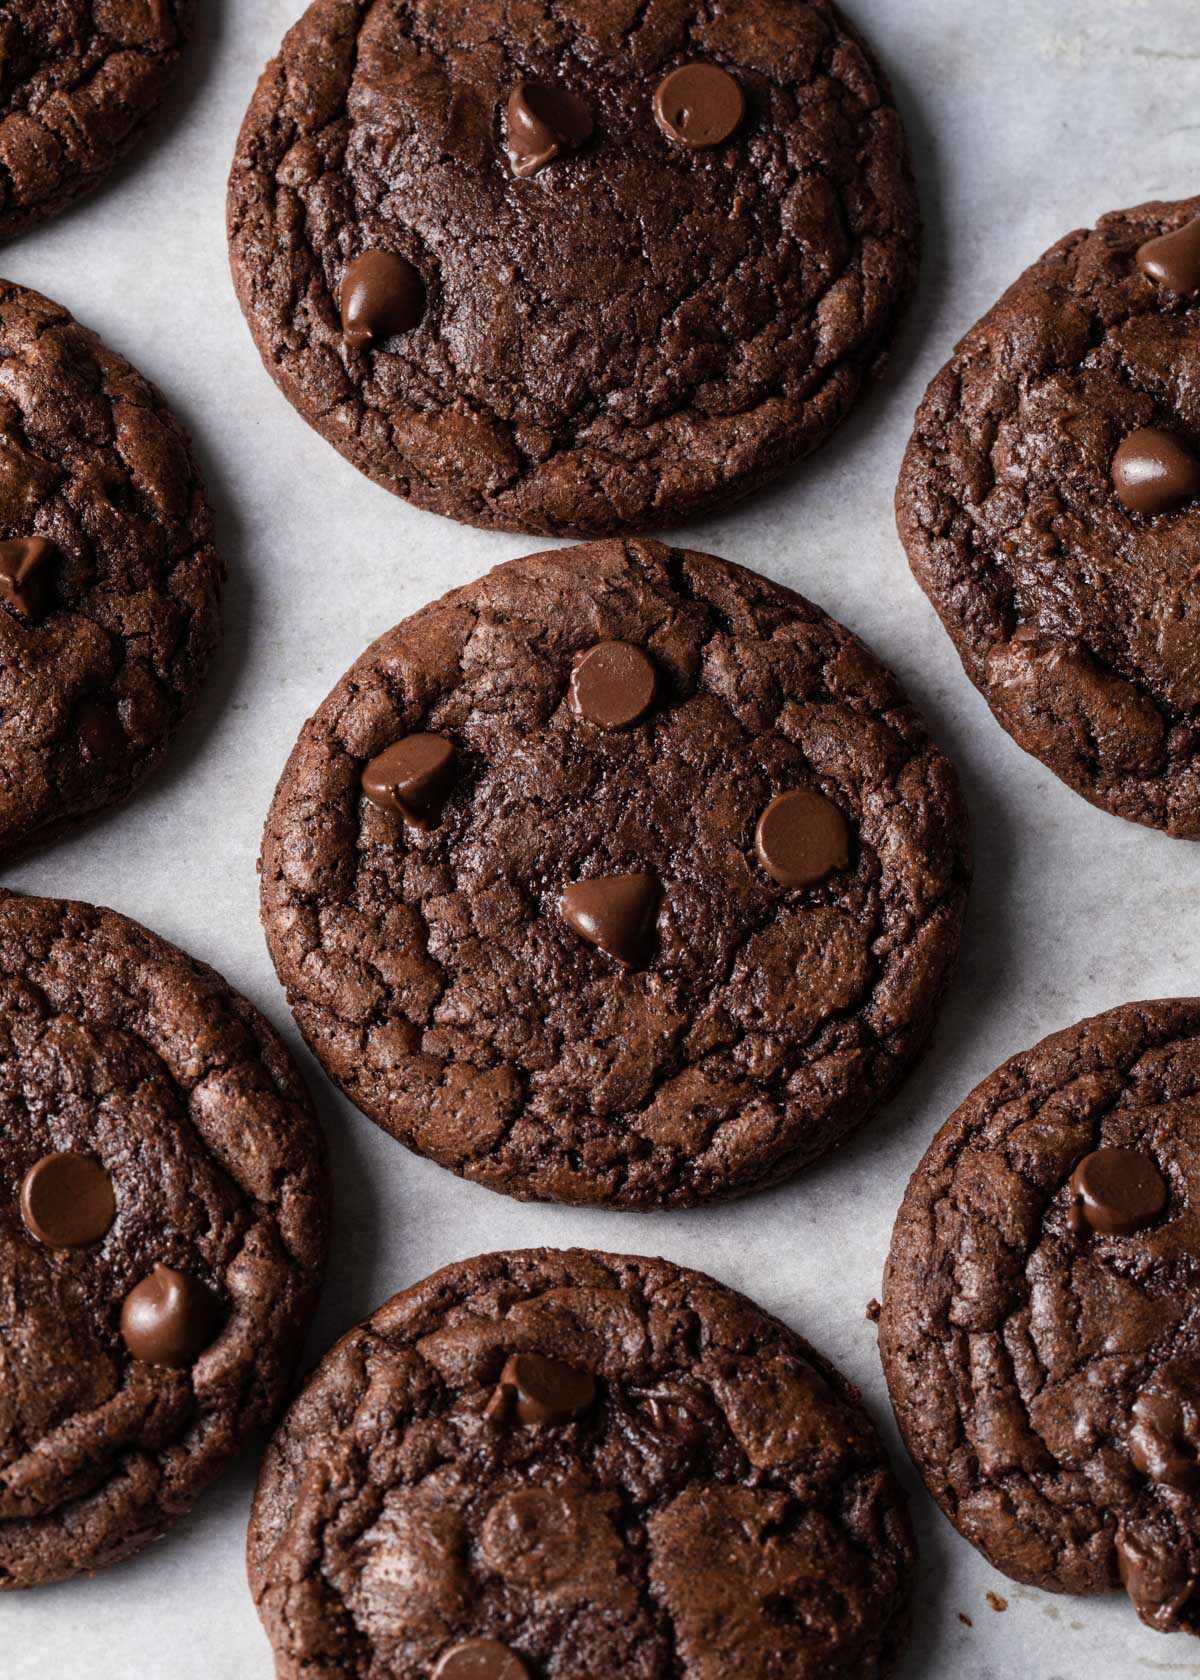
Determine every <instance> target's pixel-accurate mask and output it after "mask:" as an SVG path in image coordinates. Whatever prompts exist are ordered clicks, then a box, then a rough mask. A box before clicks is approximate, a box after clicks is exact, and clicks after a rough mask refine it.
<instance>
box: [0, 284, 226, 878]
mask: <svg viewBox="0 0 1200 1680" xmlns="http://www.w3.org/2000/svg"><path fill="white" fill-rule="evenodd" d="M0 364H2V366H3V377H2V379H0V713H2V715H3V719H4V728H3V731H0V860H8V859H11V858H12V857H13V856H15V855H16V854H17V853H18V852H22V851H24V850H26V849H27V848H29V847H31V846H34V845H39V844H41V843H43V842H44V841H46V840H48V839H51V838H52V837H53V836H54V835H55V834H57V833H58V832H59V831H60V830H62V829H64V828H69V827H71V826H73V825H74V824H75V823H76V822H78V821H79V820H80V819H81V818H82V817H85V816H87V815H89V814H90V813H91V812H94V811H98V810H100V809H101V808H102V807H104V806H107V805H112V804H114V803H116V802H117V801H118V800H121V799H124V798H125V797H126V796H127V795H128V794H129V793H131V792H132V790H133V789H134V788H135V787H136V786H137V784H138V783H139V782H140V781H141V780H142V778H143V777H144V776H145V775H146V774H147V773H148V772H149V771H150V770H152V769H153V768H154V766H155V765H156V764H157V763H158V761H159V759H160V758H161V757H162V754H163V751H164V748H165V746H166V742H167V738H168V736H169V735H170V734H171V732H172V731H173V730H174V729H175V727H176V725H177V724H178V723H179V722H180V720H181V719H182V718H183V716H184V715H185V713H186V712H187V711H188V710H189V709H190V707H191V706H192V703H193V702H194V700H195V699H196V696H197V694H198V692H199V688H200V683H201V680H202V678H203V676H204V673H205V671H206V669H207V667H208V664H209V661H210V659H211V657H212V654H213V651H214V649H215V647H216V644H217V641H218V638H219V636H220V599H221V580H222V577H223V575H224V574H223V567H222V566H221V563H220V561H219V560H218V558H217V554H216V550H215V549H214V547H213V540H212V519H211V516H210V514H209V509H208V502H207V500H206V498H205V494H204V488H203V486H202V485H201V482H200V477H199V473H198V471H197V468H196V463H195V461H194V460H193V458H192V453H191V449H190V447H189V444H188V440H187V436H186V434H185V433H184V431H183V428H182V427H181V426H180V425H179V423H178V422H177V421H176V420H175V418H174V417H173V415H172V414H171V412H170V411H169V409H168V408H167V406H166V404H165V403H164V401H163V399H162V397H161V396H160V394H159V393H158V392H157V391H156V390H155V389H154V387H153V386H151V385H149V384H148V383H147V382H146V381H145V380H144V379H143V378H142V377H141V376H140V375H139V374H138V373H137V372H135V370H134V369H133V368H131V367H130V365H129V363H128V362H127V361H125V359H124V357H122V356H118V355H116V354H115V353H114V352H113V351H111V350H109V349H107V348H106V347H105V346H104V345H103V344H101V342H100V340H99V339H98V338H97V337H96V336H95V334H94V333H90V332H88V331H87V330H86V328H84V327H81V326H80V325H79V324H78V322H76V321H74V320H72V318H71V316H70V315H69V314H68V313H67V311H66V310H65V309H62V308H60V307H59V306H58V305H57V304H54V303H50V302H49V301H48V300H47V299H46V298H43V297H39V296H38V294H37V293H36V292H29V291H26V290H24V288H23V287H20V286H14V285H10V284H8V283H6V282H4V281H0Z"/></svg>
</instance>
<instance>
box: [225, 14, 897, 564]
mask: <svg viewBox="0 0 1200 1680" xmlns="http://www.w3.org/2000/svg"><path fill="white" fill-rule="evenodd" d="M229 235H230V243H231V252H232V261H233V271H234V278H235V280H236V283H237V289H238V295H239V297H240V299H241V303H242V308H243V309H244V310H245V313H246V317H247V320H248V321H249V323H250V329H251V331H252V333H253V335H254V338H255V342H256V343H257V345H258V348H259V350H260V352H261V354H262V357H263V360H264V362H265V363H266V365H267V368H268V369H269V371H270V372H271V374H272V376H273V377H274V378H275V380H276V381H277V382H278V384H279V385H280V387H281V389H282V390H283V392H284V394H285V395H286V396H287V398H288V400H289V401H290V402H291V403H292V404H294V406H295V407H296V408H297V409H298V410H299V412H300V413H301V414H302V415H303V416H304V418H305V419H306V420H307V421H309V423H310V424H311V425H313V426H315V427H316V428H317V430H318V431H320V432H321V434H322V435H323V436H324V437H326V438H327V439H328V440H329V441H330V442H331V443H332V444H333V445H334V447H335V448H337V449H338V450H340V451H341V453H342V454H343V455H345V456H346V458H347V460H349V461H351V462H352V463H353V464H354V465H355V466H356V467H358V468H359V469H360V470H361V471H363V472H365V473H366V474H367V475H368V476H369V477H371V478H373V479H375V480H376V481H377V482H378V483H380V484H382V485H384V486H385V487H386V488H387V489H389V490H392V491H394V492H395V493H396V494H397V495H400V496H406V497H407V498H408V499H409V500H411V501H413V502H415V503H417V505H418V506H420V507H424V508H431V509H433V510H434V511H435V512H437V513H444V514H448V515H450V516H451V517H452V518H454V519H461V520H465V521H466V522H467V523H468V524H472V525H483V526H490V527H493V528H496V529H499V530H517V531H541V532H547V533H571V534H576V535H588V534H593V533H594V534H604V533H609V532H623V531H638V530H644V529H645V528H646V527H647V526H648V525H651V524H662V523H666V522H668V521H673V520H677V519H680V518H684V517H686V516H688V515H691V514H695V513H697V512H699V511H700V510H702V509H704V508H708V507H712V506H715V505H716V504H718V503H725V502H729V501H732V500H734V499H736V498H737V497H739V496H744V495H747V494H749V493H750V492H751V491H753V490H755V489H757V488H758V487H759V486H760V485H762V484H764V483H765V482H766V481H767V480H768V479H770V478H772V477H773V476H774V475H775V474H776V473H778V472H779V471H780V470H781V469H782V468H784V467H786V466H787V465H788V464H789V463H791V462H793V461H796V460H798V459H799V458H800V457H801V456H803V455H806V454H808V453H809V452H810V451H811V450H813V449H815V448H816V447H817V446H818V444H820V443H821V442H822V441H823V440H824V439H825V438H826V437H827V436H828V435H829V433H830V432H831V431H832V430H833V428H834V427H835V426H837V425H838V424H839V423H840V422H841V421H842V420H843V419H844V417H845V416H846V414H847V412H848V411H849V409H850V407H851V405H852V404H853V402H854V400H855V399H856V397H857V396H858V394H859V392H860V391H861V390H862V388H863V386H864V384H866V382H867V381H868V380H869V379H870V377H871V376H872V375H873V374H874V373H875V372H876V371H877V370H878V368H879V367H880V365H881V363H882V360H883V357H884V354H885V352H886V349H887V346H888V344H889V342H890V340H891V337H892V334H893V331H894V328H895V325H896V321H897V317H898V315H899V313H900V310H901V307H902V305H903V303H904V302H905V300H906V298H907V296H908V293H909V291H910V289H911V287H912V284H913V280H914V277H915V272H916V267H917V260H918V248H919V219H918V212H917V206H916V198H915V193H914V189H913V184H912V176H911V172H910V169H909V164H908V158H907V155H906V151H905V143H904V136H903V132H902V129H901V124H900V118H899V116H898V115H897V113H896V111H895V109H894V107H893V106H892V103H891V94H890V92H889V90H888V87H887V83H886V80H885V79H884V77H883V76H882V74H881V73H880V71H879V70H878V68H877V67H876V65H875V63H874V60H873V59H872V57H871V55H870V54H869V52H868V51H867V49H866V48H865V46H864V45H863V43H862V42H861V40H860V39H859V38H858V36H857V35H856V34H855V33H854V32H853V31H852V30H851V29H850V28H849V26H848V25H847V24H846V23H845V22H844V20H843V19H842V18H841V16H840V15H839V13H838V12H837V11H836V9H835V8H834V7H833V6H832V5H831V4H829V3H828V0H734V3H732V4H724V5H721V6H719V7H716V8H713V7H711V6H708V7H706V6H699V5H694V4H686V5H680V4H678V0H642V3H641V4H634V3H633V0H626V3H623V4H613V3H612V0H575V3H573V4H572V5H570V6H551V5H548V4H543V3H540V0H539V3H537V4H532V5H530V4H527V3H526V0H496V3H494V4H489V5H486V6H484V5H480V4H478V0H443V3H442V4H441V5H437V6H431V5H426V4H420V3H418V0H390V3H389V4H386V5H376V4H371V3H369V0H314V3H313V4H312V5H310V6H309V9H308V11H307V12H306V13H305V14H304V16H303V17H302V18H301V19H300V21H299V22H298V23H297V24H296V25H295V27H294V28H293V29H292V30H291V32H290V33H289V34H288V36H287V37H286V39H285V41H284V44H283V49H282V52H281V54H280V56H279V58H278V59H276V60H275V61H274V63H272V64H271V65H270V66H269V67H268V69H267V71H266V73H265V75H264V76H263V78H262V80H261V82H260V83H259V87H258V91H257V93H256V94H255V96H254V100H253V103H252V104H251V106H250V110H249V113H248V115H247V117H246V121H245V124H244V126H243V129H242V135H241V139H240V141H239V143H238V148H237V154H236V157H235V160H234V166H233V172H232V175H231V178H230V186H229Z"/></svg>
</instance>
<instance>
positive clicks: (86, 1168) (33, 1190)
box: [21, 1153, 117, 1248]
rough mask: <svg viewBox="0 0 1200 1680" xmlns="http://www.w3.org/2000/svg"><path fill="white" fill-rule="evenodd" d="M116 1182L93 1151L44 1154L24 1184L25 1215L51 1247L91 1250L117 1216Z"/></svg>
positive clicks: (35, 1232) (31, 1227)
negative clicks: (90, 1247) (87, 1153)
mask: <svg viewBox="0 0 1200 1680" xmlns="http://www.w3.org/2000/svg"><path fill="white" fill-rule="evenodd" d="M116 1213H117V1202H116V1197H115V1196H114V1195H113V1187H112V1180H111V1179H110V1178H109V1176H108V1174H107V1173H106V1172H105V1170H104V1168H103V1167H102V1166H101V1165H100V1163H99V1161H96V1160H93V1158H92V1157H91V1156H90V1155H76V1154H73V1153H63V1154H59V1155H46V1156H43V1158H42V1159H41V1160H40V1161H38V1162H37V1163H36V1165H34V1166H32V1167H30V1169H29V1171H28V1172H27V1173H26V1174H25V1178H24V1180H23V1182H22V1184H21V1218H22V1219H23V1220H24V1221H25V1225H26V1228H27V1229H28V1230H29V1232H30V1233H31V1234H32V1235H33V1236H35V1237H36V1238H37V1240H38V1241H39V1242H41V1243H45V1245H46V1247H47V1248H87V1247H88V1246H89V1245H90V1244H91V1243H98V1242H99V1241H100V1239H101V1237H103V1236H104V1235H105V1233H106V1232H107V1230H108V1228H109V1226H110V1225H111V1224H112V1222H113V1220H114V1219H115V1218H116Z"/></svg>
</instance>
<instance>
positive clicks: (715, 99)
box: [654, 63, 746, 147]
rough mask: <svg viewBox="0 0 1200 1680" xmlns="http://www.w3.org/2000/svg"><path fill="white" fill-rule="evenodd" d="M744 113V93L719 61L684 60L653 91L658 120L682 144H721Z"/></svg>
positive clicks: (738, 123) (698, 145)
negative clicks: (709, 62) (688, 62)
mask: <svg viewBox="0 0 1200 1680" xmlns="http://www.w3.org/2000/svg"><path fill="white" fill-rule="evenodd" d="M745 115H746V96H745V94H744V93H743V92H742V90H741V87H740V86H739V84H738V83H737V82H736V81H734V79H733V77H732V76H731V75H730V74H729V72H728V71H727V70H722V69H721V67H720V65H719V64H703V63H697V64H681V65H680V67H679V69H678V70H672V71H671V73H670V75H669V76H665V77H664V78H663V80H662V81H661V82H660V83H659V85H658V88H657V90H656V92H655V95H654V119H655V121H656V122H657V123H658V126H659V128H661V129H662V131H663V133H664V134H665V135H666V136H667V139H668V140H674V141H676V142H677V143H678V144H679V145H681V146H689V147H702V146H719V145H720V144H721V142H722V141H723V140H728V138H729V136H730V135H731V134H732V133H733V132H734V130H735V129H736V128H737V127H738V126H739V125H740V123H741V121H742V118H743V117H744V116H745Z"/></svg>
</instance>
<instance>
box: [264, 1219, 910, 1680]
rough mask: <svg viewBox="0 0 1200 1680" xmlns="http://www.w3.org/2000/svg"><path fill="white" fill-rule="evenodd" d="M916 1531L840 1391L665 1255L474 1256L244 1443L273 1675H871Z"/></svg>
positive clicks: (745, 1308) (852, 1404)
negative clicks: (275, 1423) (258, 1460)
mask: <svg viewBox="0 0 1200 1680" xmlns="http://www.w3.org/2000/svg"><path fill="white" fill-rule="evenodd" d="M914 1552H915V1547H914V1542H913V1537H912V1533H911V1531H910V1529H909V1525H908V1518H907V1513H906V1509H905V1501H904V1496H903V1494H902V1493H901V1491H900V1489H899V1487H898V1486H897V1484H896V1482H895V1481H894V1480H893V1478H892V1474H891V1472H890V1470H889V1469H888V1466H887V1464H886V1461H885V1460H884V1457H883V1452H882V1448H881V1447H880V1444H879V1440H878V1438H877V1436H876V1434H875V1431H874V1429H873V1428H872V1426H871V1424H870V1422H869V1421H868V1419H867V1418H866V1416H865V1415H864V1413H863V1412H862V1410H861V1408H860V1406H859V1402H858V1396H857V1394H856V1393H855V1391H854V1390H853V1389H852V1388H851V1387H850V1385H849V1383H847V1382H846V1381H845V1380H844V1379H843V1378H842V1377H840V1376H839V1375H838V1373H837V1372H836V1371H835V1370H834V1369H833V1368H832V1366H830V1365H829V1364H828V1363H827V1362H826V1361H825V1360H824V1359H822V1358H821V1357H820V1355H818V1354H816V1353H814V1352H813V1350H812V1348H810V1347H809V1346H808V1345H807V1344H806V1343H805V1342H803V1341H801V1340H800V1338H799V1337H798V1336H794V1335H793V1334H792V1333H791V1331H789V1330H787V1329H786V1328H785V1327H784V1326H783V1325H782V1324H780V1323H779V1322H778V1320H777V1319H773V1318H770V1317H768V1315H767V1314H766V1313H764V1312H762V1311H761V1310H760V1309H759V1308H758V1307H756V1306H754V1305H753V1304H752V1303H751V1302H750V1301H747V1300H746V1299H745V1298H744V1297H743V1296H741V1295H736V1294H734V1292H733V1291H732V1290H730V1289H725V1288H722V1286H721V1285H720V1284H717V1283H714V1282H713V1281H712V1280H711V1279H710V1278H707V1277H704V1276H703V1275H702V1274H701V1273H699V1272H691V1271H684V1270H682V1269H681V1268H680V1267H678V1266H672V1265H671V1264H669V1262H667V1261H665V1260H639V1259H630V1258H628V1257H626V1256H617V1255H611V1254H596V1253H592V1252H589V1251H587V1250H582V1249H575V1250H572V1251H571V1252H569V1253H558V1252H556V1251H554V1250H552V1249H531V1250H526V1251H525V1252H523V1253H514V1254H486V1255H483V1256H481V1257H480V1258H479V1259H477V1260H465V1261H461V1262H459V1264H458V1265H454V1266H448V1267H446V1268H445V1270H444V1271H440V1272H436V1273H435V1274H434V1275H433V1276H432V1277H430V1278H427V1279H426V1280H425V1282H424V1283H420V1284H417V1285H416V1286H415V1288H412V1289H408V1290H405V1291H404V1292H403V1294H400V1295H395V1296H393V1297H392V1299H391V1300H390V1301H389V1302H388V1303H387V1304H386V1305H385V1306H383V1307H381V1308H380V1309H379V1311H378V1312H377V1313H375V1314H374V1316H373V1317H371V1318H369V1319H367V1321H366V1322H365V1323H364V1324H360V1325H358V1326H357V1328H356V1329H354V1330H352V1331H351V1332H350V1333H349V1335H347V1336H344V1337H343V1338H342V1340H341V1341H340V1342H339V1343H338V1344H337V1346H336V1347H334V1348H333V1350H332V1351H331V1352H330V1353H329V1354H327V1355H326V1357H325V1359H324V1360H323V1361H322V1363H321V1364H320V1366H319V1367H318V1368H317V1371H316V1372H315V1374H314V1375H313V1376H312V1378H311V1379H310V1380H309V1382H308V1385H307V1387H306V1388H305V1390H304V1392H303V1393H302V1395H301V1396H300V1398H299V1400H297V1401H296V1403H295V1405H294V1406H293V1407H292V1409H291V1411H290V1412H289V1413H288V1415H287V1417H286V1418H285V1419H284V1422H283V1424H282V1425H281V1427H280V1429H279V1432H278V1434H277V1435H276V1436H275V1439H274V1441H273V1442H272V1444H271V1446H270V1448H269V1450H268V1452H267V1456H266V1458H265V1460H264V1462H263V1467H262V1473H261V1475H260V1477H259V1483H258V1493H257V1495H256V1497H255V1501H254V1510H253V1514H252V1517H251V1523H250V1544H249V1565H250V1580H251V1585H252V1587H253V1591H254V1596H255V1599H256V1601H257V1603H258V1610H259V1615H260V1616H261V1617H262V1619H263V1622H264V1623H265V1625H266V1629H267V1632H268V1634H269V1636H270V1639H271V1642H272V1644H273V1645H274V1647H275V1661H276V1673H277V1675H278V1676H279V1680H300V1677H301V1676H302V1675H312V1674H316V1673H318V1672H320V1673H325V1674H333V1673H334V1672H336V1673H337V1674H339V1675H344V1676H346V1677H347V1680H359V1677H361V1680H367V1677H368V1676H375V1675H382V1674H387V1675H388V1677H389V1680H426V1677H427V1676H437V1680H468V1677H470V1680H550V1677H551V1676H553V1677H554V1680H665V1677H669V1676H677V1677H679V1680H683V1677H684V1676H687V1680H734V1677H743V1680H760V1677H761V1676H765V1675H767V1674H772V1675H773V1674H781V1675H782V1674H784V1673H786V1674H788V1675H791V1676H795V1680H817V1677H818V1676H820V1677H823V1680H824V1677H832V1676H835V1675H845V1676H847V1677H850V1676H853V1677H854V1680H872V1677H874V1676H878V1675H882V1674H885V1673H886V1672H887V1671H888V1669H889V1668H890V1666H891V1659H892V1657H893V1655H894V1653H895V1650H896V1647H897V1645H898V1644H899V1642H900V1639H901V1638H902V1636H903V1634H904V1632H905V1631H906V1626H907V1621H908V1595H909V1589H910V1584H911V1578H912V1572H913V1564H914Z"/></svg>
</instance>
